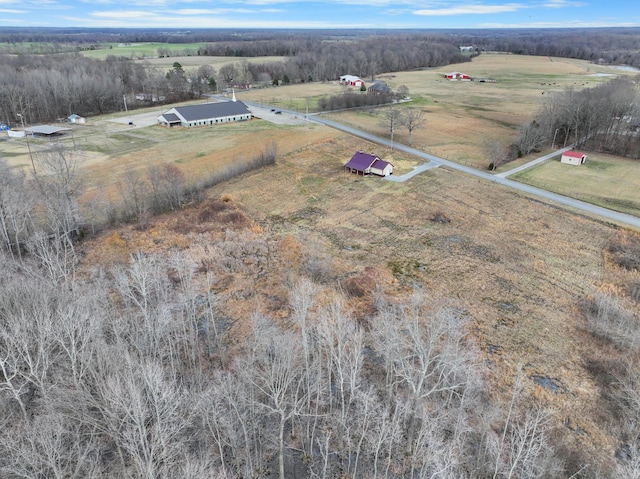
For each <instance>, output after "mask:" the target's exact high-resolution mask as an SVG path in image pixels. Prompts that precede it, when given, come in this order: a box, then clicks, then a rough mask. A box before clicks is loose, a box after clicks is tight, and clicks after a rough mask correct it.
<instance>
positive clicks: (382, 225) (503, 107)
mask: <svg viewBox="0 0 640 479" xmlns="http://www.w3.org/2000/svg"><path fill="white" fill-rule="evenodd" d="M490 62H493V63H491V64H490ZM502 62H504V66H503V70H499V69H498V67H497V66H496V65H498V64H502ZM490 65H493V66H490ZM516 67H517V69H519V70H518V73H514V71H515V70H516ZM492 68H493V69H492ZM454 69H459V70H462V71H466V72H469V73H471V74H473V75H476V74H477V75H484V74H485V72H486V74H487V76H491V77H498V78H497V79H498V80H500V81H499V82H498V83H495V84H476V83H449V82H445V81H444V80H442V78H441V76H440V75H441V74H442V73H444V72H445V71H449V70H454ZM595 71H596V68H595V67H593V66H589V65H588V64H586V63H580V62H571V61H557V60H553V61H551V59H537V58H526V59H522V58H519V57H513V56H495V57H490V56H488V55H487V56H486V58H485V56H483V57H480V58H479V59H477V61H476V62H474V63H472V64H464V65H459V66H457V65H453V66H449V67H447V68H446V69H445V68H443V69H438V70H426V71H422V72H409V73H398V74H396V75H391V77H390V78H389V79H388V80H389V82H390V84H392V86H394V87H397V86H398V85H400V84H406V85H407V86H408V87H409V89H410V91H411V94H412V95H413V96H414V98H416V103H415V104H416V105H418V106H420V107H422V108H424V109H425V111H426V114H427V127H426V128H425V129H424V130H423V131H422V132H420V134H417V133H416V134H415V140H414V144H417V145H418V146H420V147H421V148H424V149H425V150H427V151H430V152H433V153H436V154H439V155H441V156H445V157H447V158H451V159H457V160H460V161H469V162H471V163H472V164H475V163H474V162H477V163H478V165H480V166H483V165H484V162H483V161H481V160H479V159H478V158H481V155H480V154H479V150H478V148H479V145H480V139H481V138H482V137H483V136H486V135H487V134H490V135H492V136H493V135H495V137H496V138H499V139H502V138H508V137H509V134H512V133H513V131H514V128H516V127H517V125H519V124H520V123H521V122H522V121H524V120H526V118H527V113H528V112H530V111H532V110H533V109H534V107H535V106H536V105H537V104H538V102H539V98H542V95H541V90H542V86H541V85H540V78H541V77H542V76H545V78H547V80H546V81H547V82H549V81H551V83H554V82H555V83H560V82H563V84H564V85H569V84H573V83H574V82H575V83H578V82H579V81H581V82H585V83H586V81H589V82H590V83H591V82H592V81H593V82H594V83H595V82H596V81H600V80H602V78H603V77H594V79H593V80H592V79H591V77H588V75H589V74H590V73H591V72H595ZM500 72H502V73H500ZM530 76H531V77H536V78H537V79H536V80H535V81H534V80H532V79H530V78H529V77H530ZM527 81H528V82H529V83H526V82H527ZM536 82H537V86H536ZM534 87H535V89H534ZM339 88H340V87H339V86H337V85H333V84H326V85H314V86H313V87H311V86H310V85H300V86H290V87H281V88H274V89H269V90H259V91H256V92H252V93H250V94H247V97H246V99H247V100H253V101H260V100H259V98H264V102H267V101H268V99H269V96H270V95H271V96H276V95H278V96H280V97H282V98H287V95H289V97H291V98H294V97H295V98H298V97H299V98H302V99H304V95H312V96H313V95H319V94H322V92H324V91H329V90H330V89H338V90H339ZM558 88H560V87H558ZM488 93H490V94H488ZM242 95H244V93H243V94H242ZM249 95H254V96H256V97H257V98H258V100H256V98H254V97H249ZM261 95H264V96H262V97H261ZM241 99H244V97H241ZM291 101H293V100H291ZM118 116H120V117H122V116H123V115H110V116H108V117H105V118H99V119H89V121H88V124H87V125H78V126H74V127H73V128H74V137H73V139H74V141H75V143H76V145H77V147H78V149H79V150H80V151H82V152H83V153H82V154H83V155H84V160H85V162H86V164H85V168H86V170H87V182H88V184H89V186H90V187H91V186H99V185H102V186H103V187H104V186H107V187H108V186H109V185H114V184H115V182H117V181H118V179H119V178H121V177H122V175H124V174H125V173H126V172H128V171H130V170H132V169H140V170H142V169H144V168H146V167H147V166H149V165H151V164H155V163H163V162H172V163H174V164H176V165H177V166H179V167H180V168H181V169H182V170H183V171H184V173H185V175H186V176H187V177H188V178H196V177H199V176H202V175H206V174H207V173H208V172H210V171H211V170H213V169H215V168H217V167H218V166H220V165H224V164H227V163H228V162H233V161H234V160H237V159H238V158H241V157H243V156H251V155H252V154H254V153H255V152H256V151H260V150H262V149H263V148H264V147H265V146H266V145H267V144H269V143H270V142H271V141H274V140H275V141H276V142H277V144H278V153H279V154H278V161H277V164H276V165H274V166H271V167H267V168H264V169H262V170H259V171H254V172H251V173H247V174H245V175H242V176H240V177H238V178H235V179H233V180H231V181H228V182H226V183H224V184H220V185H217V186H216V187H214V188H212V189H211V190H210V191H209V192H208V195H209V201H208V202H205V204H203V205H200V206H198V207H194V208H185V209H184V210H182V211H181V212H180V214H178V215H173V216H171V215H169V216H166V217H160V218H155V219H153V220H152V221H151V223H150V225H149V227H148V228H147V229H146V230H144V231H140V230H139V229H138V228H136V227H135V226H134V225H131V226H126V227H122V228H119V229H118V230H115V231H114V230H112V231H108V232H105V233H104V234H103V235H101V236H99V237H97V238H93V239H91V240H88V241H86V242H85V243H83V245H82V247H83V249H84V251H83V255H84V256H83V258H84V259H83V265H84V266H85V267H86V268H87V269H89V268H93V267H95V266H96V265H101V264H102V265H109V264H112V263H113V262H114V261H116V260H117V261H126V260H127V257H128V254H129V253H130V252H133V251H165V250H166V251H170V250H171V251H172V250H176V249H180V250H192V251H193V254H194V255H196V254H202V253H197V252H196V249H197V248H196V246H198V247H199V248H201V251H204V248H203V247H202V245H203V244H204V245H206V244H207V243H208V242H210V241H214V240H215V239H216V238H220V237H221V236H222V235H224V234H225V233H224V231H225V229H226V228H230V229H236V230H237V231H239V232H241V233H242V234H247V235H255V236H258V237H260V238H265V239H267V240H268V241H273V242H278V243H279V244H280V245H284V244H286V245H287V247H286V248H284V247H283V248H284V249H285V250H286V251H288V252H289V254H292V255H293V252H295V251H298V250H300V251H302V252H303V254H304V255H307V256H314V257H315V258H317V260H318V261H320V262H321V263H325V264H327V265H330V268H331V269H332V270H333V271H334V272H335V273H334V275H333V276H335V281H337V282H338V284H339V285H340V286H342V285H344V282H345V281H347V280H349V279H351V278H362V277H363V276H365V275H369V276H371V277H374V278H376V282H375V283H374V284H372V286H371V288H369V289H368V290H367V292H366V294H365V296H364V297H363V298H352V301H353V302H352V307H353V313H354V315H355V316H356V317H357V318H358V319H359V320H361V321H362V322H363V324H365V325H366V317H367V314H368V312H370V308H371V304H372V298H371V293H372V292H373V290H374V287H375V286H376V285H377V286H379V287H380V288H381V289H382V290H383V291H384V292H385V294H387V295H388V296H390V297H392V298H396V299H402V298H404V297H405V296H406V295H407V294H409V292H410V291H411V289H412V288H421V289H424V290H425V291H426V292H427V293H428V294H429V295H430V296H431V297H432V298H433V299H434V301H440V302H447V303H450V304H452V305H454V306H455V307H457V308H459V309H460V310H461V311H463V312H464V314H465V316H466V317H467V318H468V319H469V321H470V324H471V327H470V330H469V333H470V334H471V335H472V336H473V338H474V339H475V341H476V342H477V344H478V346H479V348H480V350H481V351H482V355H483V359H484V360H485V364H486V365H487V367H488V376H487V378H486V380H487V381H488V383H489V385H490V391H491V394H492V396H493V399H494V400H496V401H505V402H506V401H507V398H508V396H509V394H510V391H511V387H512V383H513V378H514V374H515V371H516V369H517V368H518V367H519V366H520V365H521V366H522V367H523V368H524V372H525V373H526V375H527V378H528V381H527V384H526V391H527V394H528V398H529V400H531V401H533V400H539V401H542V402H543V403H545V404H546V405H547V406H549V407H550V408H551V410H552V411H553V415H554V428H553V434H554V435H555V436H556V438H557V442H558V443H560V444H563V445H565V447H567V448H568V450H570V451H574V452H575V455H576V456H578V455H580V454H582V457H583V458H584V460H585V461H590V460H591V459H592V458H593V457H598V458H600V459H601V462H603V463H606V462H613V461H614V459H613V457H614V451H615V449H616V448H617V447H618V446H619V443H618V442H617V440H616V439H614V438H613V437H612V436H611V435H609V433H608V432H607V429H606V428H607V425H608V424H609V422H610V418H611V412H610V411H608V409H607V407H606V403H605V402H604V401H603V400H602V398H601V394H603V391H602V390H601V389H600V388H601V385H600V384H599V383H598V382H597V378H596V377H595V375H594V374H593V372H592V369H590V366H589V365H590V364H593V363H597V362H598V361H600V360H603V358H604V359H606V360H615V359H616V358H621V357H622V354H621V353H619V352H618V351H616V350H615V349H614V348H613V347H612V346H610V345H608V344H607V343H605V342H603V341H601V340H596V339H595V338H594V337H593V336H591V335H590V334H588V333H586V332H584V331H583V329H582V328H581V325H582V321H581V316H580V313H579V305H580V303H581V301H583V300H584V299H585V298H588V297H590V296H592V295H593V294H595V293H596V292H598V291H607V292H611V293H612V294H615V295H616V296H619V297H620V298H621V300H622V301H623V302H624V303H625V304H627V303H629V302H630V300H629V298H628V297H626V296H625V288H627V286H628V284H629V282H630V281H631V280H634V281H640V278H638V275H637V274H636V273H630V272H626V271H622V270H620V269H619V268H615V267H614V266H612V265H611V264H610V263H609V262H608V259H607V255H606V254H605V252H604V249H605V248H606V246H607V244H608V243H609V242H610V241H611V239H612V238H614V237H616V236H618V235H620V234H622V233H621V232H620V231H619V230H617V229H616V228H615V227H614V226H612V225H609V224H606V223H603V222H601V221H598V220H597V219H593V218H587V217H584V216H582V215H579V214H575V213H573V212H570V211H567V210H566V209H564V208H559V207H556V206H553V205H549V204H544V203H540V202H539V201H537V200H535V199H531V198H527V197H524V196H522V195H521V194H518V193H515V192H513V191H511V190H508V189H505V188H501V187H496V186H495V185H493V184H489V183H486V182H483V181H480V180H478V179H475V178H471V177H468V176H465V175H463V174H460V173H457V172H453V171H449V170H447V169H446V168H437V169H434V170H430V171H428V172H426V173H423V174H420V175H418V176H416V177H415V178H413V179H411V180H409V181H408V182H406V183H392V182H387V181H384V180H381V179H379V178H373V177H371V178H369V177H367V178H362V177H358V176H354V175H351V174H348V173H346V172H345V171H344V170H343V169H342V165H343V164H344V163H345V162H346V161H347V160H348V158H349V157H350V156H351V155H352V154H353V152H354V151H356V150H365V151H373V152H376V153H377V154H379V155H380V156H381V157H382V158H384V159H388V160H391V161H392V162H393V163H394V164H396V165H397V166H399V167H400V172H402V171H404V170H407V171H408V170H409V169H410V168H411V166H413V164H414V160H413V159H411V158H407V157H396V156H394V155H393V154H392V153H391V152H389V151H381V149H380V148H378V147H377V145H374V144H370V143H367V142H365V141H363V140H359V139H356V138H352V137H350V136H347V135H345V134H342V133H339V132H336V131H334V130H331V129H328V128H325V127H323V126H320V125H313V124H308V125H299V126H292V125H275V124H272V123H269V122H267V121H264V120H253V121H251V122H245V123H237V124H227V125H217V126H215V127H212V128H198V129H192V130H185V129H174V130H168V129H165V128H161V127H159V126H150V127H146V128H131V127H128V126H127V125H122V124H118V123H115V122H112V121H109V120H113V119H114V118H116V117H118ZM338 117H339V118H340V119H341V120H342V119H343V120H345V121H348V122H353V123H356V124H358V125H359V126H361V127H363V128H365V129H369V128H371V129H372V130H373V131H377V130H376V128H378V127H377V126H376V124H377V120H376V118H375V117H374V116H372V115H371V114H369V113H366V112H364V113H359V114H353V113H348V114H340V115H338ZM436 118H437V119H436ZM495 119H500V122H496V121H495ZM399 139H400V140H401V139H402V133H400V138H399ZM67 141H68V140H67ZM0 147H1V148H2V153H3V155H5V156H6V157H7V158H8V159H9V160H10V161H12V162H13V164H16V165H25V166H28V164H29V163H28V162H29V159H28V154H27V153H26V149H25V144H24V143H23V142H18V141H15V140H12V141H10V142H4V143H2V144H1V146H0ZM7 153H8V154H7ZM222 197H225V198H226V199H227V204H230V205H232V206H227V207H225V208H235V209H236V210H237V211H238V212H240V213H241V216H237V215H236V216H229V217H230V218H235V220H233V223H231V224H230V223H228V222H225V220H224V218H222V217H219V216H215V215H213V216H212V217H211V218H212V219H207V218H209V213H208V212H207V211H209V212H210V211H213V208H210V209H209V210H207V208H208V206H210V205H211V202H212V201H218V200H219V199H220V198H222ZM205 213H206V214H205ZM211 214H213V213H211ZM225 214H226V213H225ZM434 219H441V220H442V221H434ZM196 243H198V245H196ZM282 254H284V253H282ZM293 265H294V262H289V263H286V262H285V263H274V264H273V266H272V269H271V270H269V271H266V272H262V273H261V275H251V274H247V275H244V276H243V275H236V276H234V277H230V278H226V279H225V281H226V282H225V283H224V284H222V285H220V286H219V289H218V291H219V293H220V294H221V298H223V301H224V306H225V310H226V312H227V314H228V315H229V316H230V317H231V318H232V319H233V320H235V323H234V324H235V325H236V326H235V327H237V328H242V324H245V323H246V319H247V318H248V317H249V312H250V311H251V310H252V309H255V308H259V309H260V308H262V309H263V311H264V312H266V313H273V314H285V313H286V308H285V307H284V306H283V305H285V304H286V296H284V294H285V293H284V291H285V289H284V287H283V278H286V277H287V276H288V275H289V274H291V268H293ZM372 272H373V273H372ZM634 275H635V276H634ZM227 280H228V281H227ZM278 305H279V307H280V309H277V307H278ZM629 307H630V308H631V309H632V310H633V308H634V307H635V308H636V310H637V305H635V306H634V305H633V304H629ZM270 308H271V309H270ZM245 325H246V324H245ZM240 330H241V329H240ZM536 377H540V378H545V379H546V380H547V382H546V383H543V384H545V385H546V386H547V387H543V386H541V385H538V384H536V382H535V379H534V378H536ZM548 385H552V386H553V388H550V387H548ZM552 389H555V390H552Z"/></svg>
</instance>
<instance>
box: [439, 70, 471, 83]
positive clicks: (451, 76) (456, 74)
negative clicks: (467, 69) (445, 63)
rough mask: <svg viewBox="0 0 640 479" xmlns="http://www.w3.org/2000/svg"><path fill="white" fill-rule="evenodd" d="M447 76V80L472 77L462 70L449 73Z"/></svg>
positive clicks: (461, 79)
mask: <svg viewBox="0 0 640 479" xmlns="http://www.w3.org/2000/svg"><path fill="white" fill-rule="evenodd" d="M445 77H446V78H447V80H451V81H471V77H470V76H469V75H467V74H466V73H460V72H451V73H447V74H446V75H445Z"/></svg>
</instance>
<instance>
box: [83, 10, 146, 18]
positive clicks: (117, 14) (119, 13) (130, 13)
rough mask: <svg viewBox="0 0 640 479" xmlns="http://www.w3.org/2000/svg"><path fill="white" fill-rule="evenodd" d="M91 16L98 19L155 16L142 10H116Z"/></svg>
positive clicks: (93, 13)
mask: <svg viewBox="0 0 640 479" xmlns="http://www.w3.org/2000/svg"><path fill="white" fill-rule="evenodd" d="M90 15H91V16H92V17H98V18H148V17H150V16H154V15H155V14H154V13H151V12H145V11H140V10H139V11H135V10H116V11H112V12H92V13H91V14H90Z"/></svg>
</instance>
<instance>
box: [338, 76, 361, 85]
mask: <svg viewBox="0 0 640 479" xmlns="http://www.w3.org/2000/svg"><path fill="white" fill-rule="evenodd" d="M340 83H341V84H342V85H345V86H352V87H356V88H360V87H361V86H362V85H364V80H361V79H360V77H357V76H354V75H342V76H341V77H340Z"/></svg>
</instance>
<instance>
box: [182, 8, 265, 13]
mask: <svg viewBox="0 0 640 479" xmlns="http://www.w3.org/2000/svg"><path fill="white" fill-rule="evenodd" d="M172 13H175V14H176V15H225V14H227V13H254V14H255V13H258V11H256V10H249V9H247V8H212V9H205V8H182V9H180V10H175V11H172Z"/></svg>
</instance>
